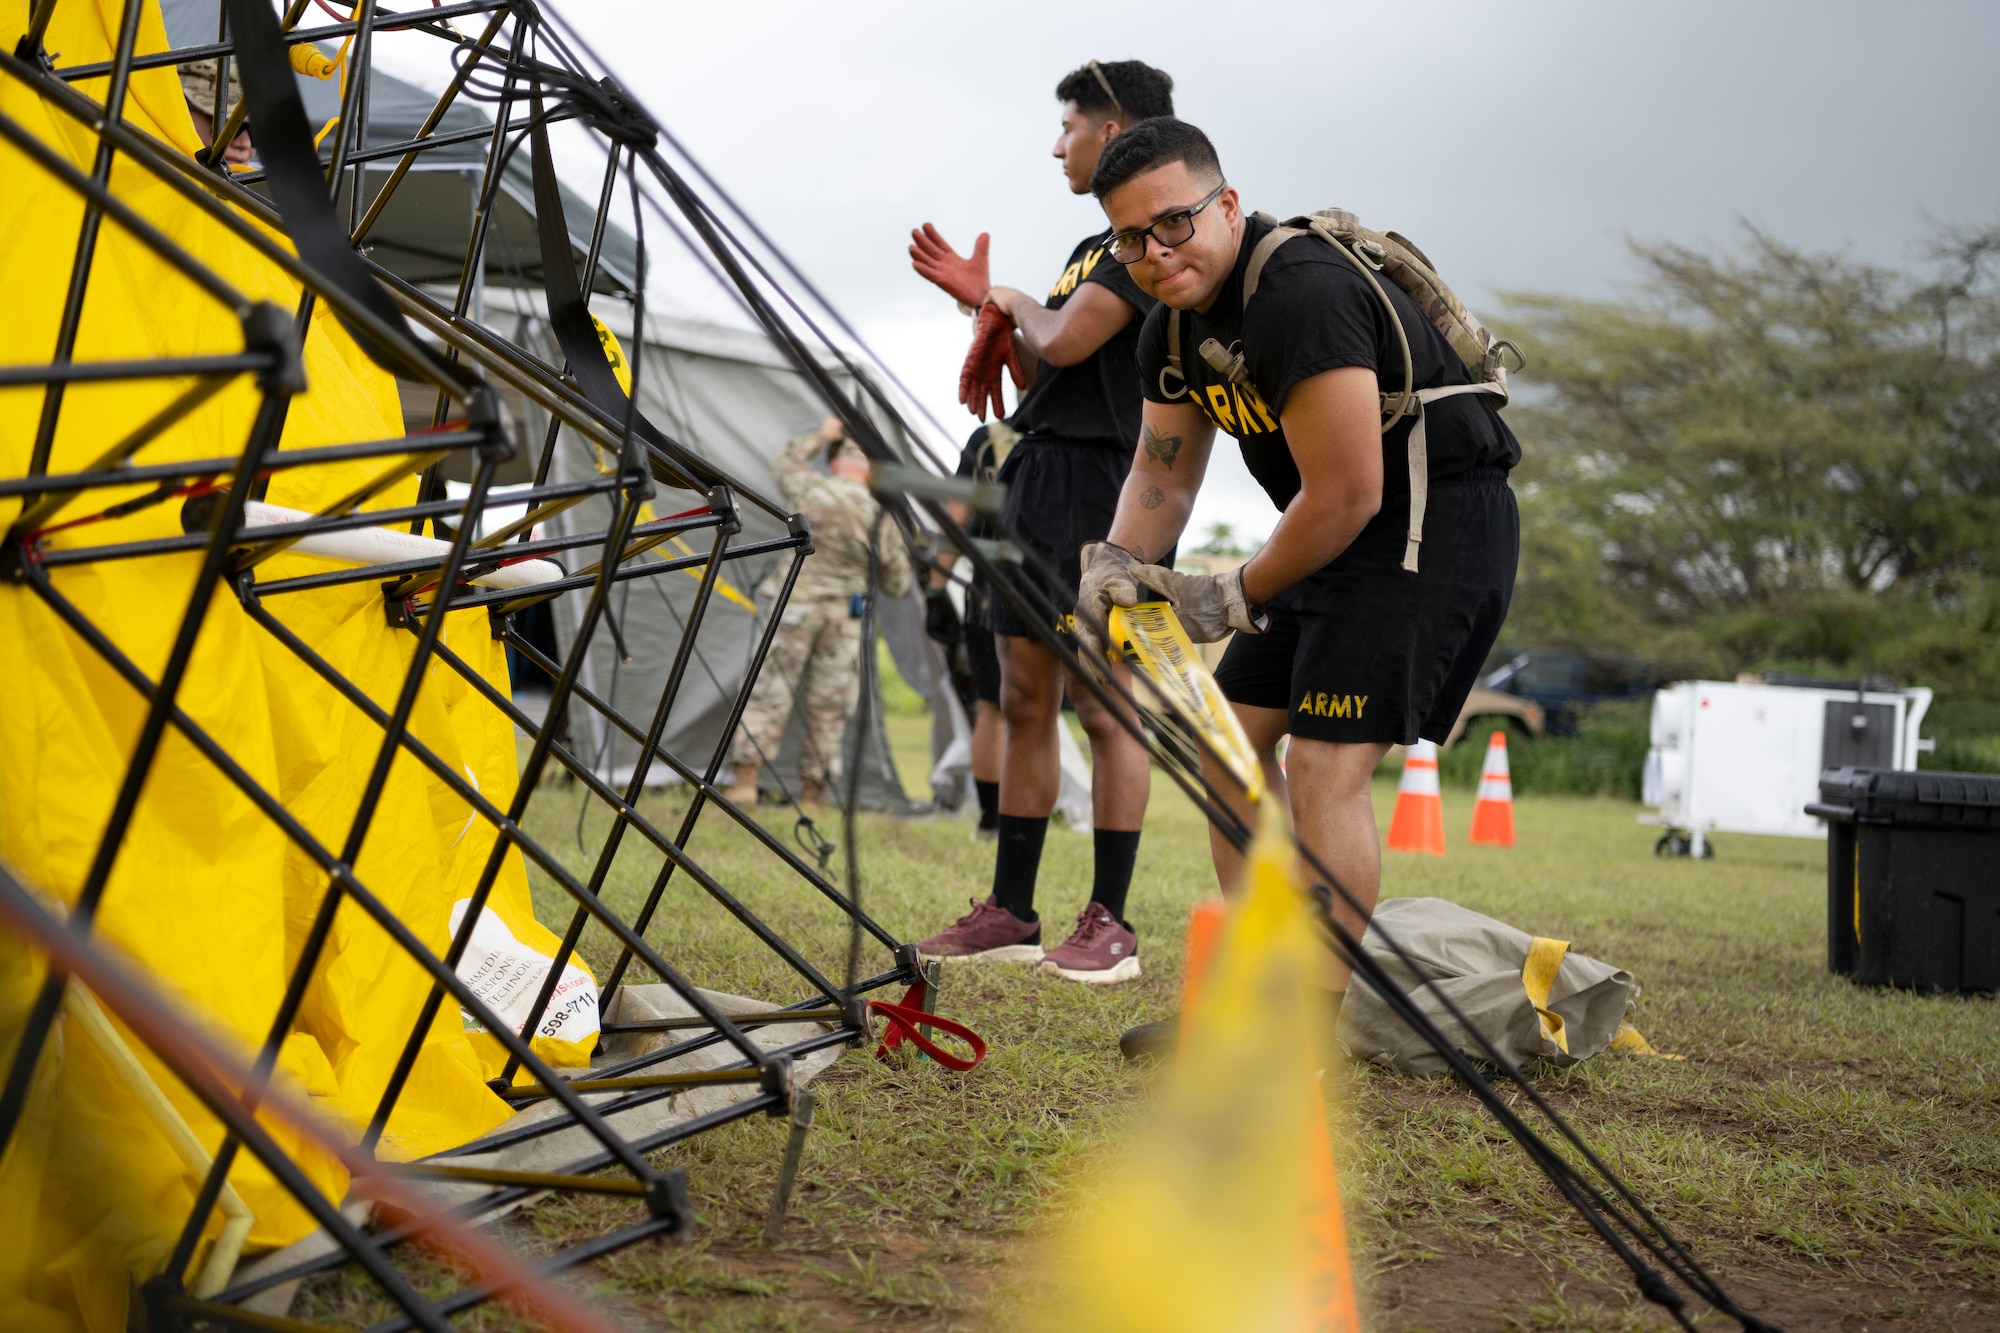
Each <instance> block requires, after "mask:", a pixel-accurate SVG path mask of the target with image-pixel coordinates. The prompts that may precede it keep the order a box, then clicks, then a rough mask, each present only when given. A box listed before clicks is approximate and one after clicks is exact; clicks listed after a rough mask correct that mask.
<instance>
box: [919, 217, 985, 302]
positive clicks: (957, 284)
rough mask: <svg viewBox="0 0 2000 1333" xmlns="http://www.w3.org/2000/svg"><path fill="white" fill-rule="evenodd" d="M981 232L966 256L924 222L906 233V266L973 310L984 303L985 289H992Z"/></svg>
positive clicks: (982, 233) (935, 229)
mask: <svg viewBox="0 0 2000 1333" xmlns="http://www.w3.org/2000/svg"><path fill="white" fill-rule="evenodd" d="M986 241H987V235H986V233H985V232H983V231H982V232H980V233H979V239H978V240H976V241H974V242H973V243H972V257H971V258H970V259H968V258H966V257H965V256H963V255H961V254H959V253H958V251H956V250H954V249H952V248H951V247H950V246H949V245H947V244H946V243H945V239H944V237H942V236H940V235H938V229H937V228H936V227H933V226H932V225H931V224H930V223H928V222H926V223H925V224H924V225H923V226H922V227H920V228H919V229H917V230H916V231H913V232H911V233H910V267H911V268H914V269H915V270H916V271H917V272H918V273H919V274H920V275H922V276H923V277H924V278H925V279H927V280H929V281H930V282H933V283H935V284H937V286H938V287H940V288H942V289H943V290H944V293H945V294H946V295H947V296H953V297H956V298H958V303H959V304H960V305H962V306H964V307H965V308H966V309H967V310H977V309H978V308H979V307H980V306H982V305H984V304H985V303H986V293H987V292H989V291H991V290H993V280H992V279H991V278H989V277H987V276H986Z"/></svg>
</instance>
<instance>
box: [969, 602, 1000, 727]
mask: <svg viewBox="0 0 2000 1333" xmlns="http://www.w3.org/2000/svg"><path fill="white" fill-rule="evenodd" d="M981 621H982V616H981V614H979V613H977V612H975V613H974V614H972V615H969V616H967V617H966V618H965V655H966V657H967V658H969V659H970V660H971V663H972V697H973V698H975V699H984V700H985V701H986V702H987V703H990V704H997V703H999V702H1000V654H999V652H998V651H997V650H995V648H994V647H993V631H992V630H990V629H988V628H986V626H985V625H984V624H982V623H981Z"/></svg>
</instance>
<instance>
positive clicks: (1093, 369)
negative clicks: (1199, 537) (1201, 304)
mask: <svg viewBox="0 0 2000 1333" xmlns="http://www.w3.org/2000/svg"><path fill="white" fill-rule="evenodd" d="M1110 236H1111V232H1110V231H1109V230H1108V229H1107V230H1105V231H1100V232H1098V233H1097V234H1096V235H1094V236H1086V237H1084V238H1083V240H1082V241H1080V242H1079V243H1078V244H1077V247H1076V249H1074V250H1072V251H1071V252H1070V256H1069V263H1068V264H1067V265H1065V266H1064V268H1063V271H1062V276H1061V277H1059V278H1057V279H1056V283H1055V286H1053V287H1051V288H1050V289H1049V295H1048V299H1047V300H1046V301H1044V302H1043V304H1044V305H1046V306H1047V307H1048V308H1049V309H1050V310H1060V309H1062V308H1063V306H1064V305H1065V304H1067V303H1068V301H1069V298H1070V297H1072V296H1074V295H1075V294H1076V291H1077V288H1079V287H1081V286H1083V284H1085V283H1087V282H1094V283H1096V284H1097V285H1098V286H1100V287H1104V288H1106V289H1107V290H1109V291H1110V292H1111V293H1112V294H1113V295H1115V296H1117V297H1118V298H1119V299H1120V300H1122V301H1124V302H1125V304H1127V305H1129V306H1131V307H1132V309H1133V311H1134V312H1136V318H1133V319H1130V320H1128V321H1126V323H1125V326H1124V327H1123V328H1121V329H1119V330H1118V332H1116V333H1114V334H1112V335H1111V337H1110V338H1109V339H1108V340H1107V341H1106V342H1105V344H1104V345H1103V346H1102V347H1100V348H1098V349H1097V350H1096V351H1095V352H1093V353H1092V354H1091V355H1089V356H1087V357H1085V358H1084V359H1083V360H1081V361H1079V362H1077V363H1076V364H1075V365H1073V366H1051V365H1049V364H1047V363H1046V362H1045V363H1043V365H1042V367H1041V369H1040V370H1039V371H1037V372H1036V375H1035V382H1034V383H1033V384H1032V385H1030V386H1029V388H1028V392H1027V393H1026V394H1024V395H1022V398H1021V403H1020V405H1019V406H1018V407H1016V408H1015V409H1014V414H1013V415H1012V416H1010V417H1009V418H1008V420H1009V421H1010V422H1012V423H1013V426H1014V429H1015V430H1018V431H1020V432H1021V434H1022V435H1023V436H1024V437H1028V438H1031V439H1035V440H1045V441H1053V442H1056V443H1060V444H1080V445H1088V446H1094V447H1097V448H1102V449H1113V450H1116V451H1117V452H1119V453H1121V454H1130V453H1131V452H1132V450H1133V447H1134V446H1135V445H1136V444H1137V443H1138V439H1139V395H1138V393H1137V392H1136V389H1137V386H1136V385H1134V384H1133V382H1132V363H1133V360H1134V358H1135V357H1136V356H1137V353H1138V346H1139V328H1140V326H1141V325H1142V324H1143V323H1144V322H1145V316H1146V312H1147V311H1149V310H1151V309H1152V308H1153V306H1154V305H1155V302H1154V300H1153V298H1152V297H1150V296H1148V295H1146V293H1145V292H1144V291H1142V290H1141V289H1140V287H1139V284H1138V283H1136V282H1134V281H1132V275H1131V274H1130V273H1127V272H1126V271H1125V266H1124V265H1123V264H1120V263H1118V262H1117V261H1116V260H1114V259H1112V258H1111V257H1110V256H1109V255H1107V254H1105V253H1104V243H1105V241H1106V240H1107V239H1109V238H1110Z"/></svg>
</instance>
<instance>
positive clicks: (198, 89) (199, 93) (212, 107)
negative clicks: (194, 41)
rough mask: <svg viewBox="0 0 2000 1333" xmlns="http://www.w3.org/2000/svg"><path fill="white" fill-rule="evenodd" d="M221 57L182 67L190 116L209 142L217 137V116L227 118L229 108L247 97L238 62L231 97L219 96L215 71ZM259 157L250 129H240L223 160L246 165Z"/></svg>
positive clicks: (231, 77) (232, 66)
mask: <svg viewBox="0 0 2000 1333" xmlns="http://www.w3.org/2000/svg"><path fill="white" fill-rule="evenodd" d="M221 63H222V62H221V61H220V60H197V61H195V62H193V63H192V64H187V65H182V66H180V67H179V72H180V76H181V92H182V93H183V94H184V95H185V96H186V97H187V102H188V115H189V116H190V117H191V118H192V119H193V121H194V132H195V133H196V134H198V135H200V136H201V138H202V142H204V143H206V142H208V141H209V140H211V139H213V138H214V137H215V128H216V126H215V119H214V118H215V116H216V115H217V114H220V115H222V116H223V117H224V118H225V119H226V118H227V117H228V115H229V109H230V108H231V107H233V106H235V105H236V104H237V103H238V102H240V101H242V100H243V80H242V79H240V78H238V77H237V74H236V65H235V63H234V62H232V63H231V64H230V66H229V96H228V97H227V98H226V99H218V98H217V96H216V88H215V73H216V69H217V67H218V66H220V65H221ZM254 156H256V150H255V149H254V148H253V147H251V144H250V132H249V131H248V130H238V131H237V132H236V137H235V138H234V139H232V140H230V141H229V144H228V145H227V146H226V147H225V148H224V149H223V150H222V158H223V161H225V162H227V163H229V164H230V165H231V166H246V165H248V164H249V162H250V159H251V158H252V157H254Z"/></svg>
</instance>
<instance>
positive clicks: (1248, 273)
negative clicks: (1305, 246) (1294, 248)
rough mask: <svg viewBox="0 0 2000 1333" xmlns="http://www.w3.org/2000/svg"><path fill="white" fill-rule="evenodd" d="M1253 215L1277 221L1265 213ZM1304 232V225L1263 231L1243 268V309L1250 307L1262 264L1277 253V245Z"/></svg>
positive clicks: (1269, 220) (1267, 220)
mask: <svg viewBox="0 0 2000 1333" xmlns="http://www.w3.org/2000/svg"><path fill="white" fill-rule="evenodd" d="M1254 216H1256V217H1259V218H1262V219H1263V220H1264V221H1266V222H1276V221H1277V219H1276V218H1273V217H1271V216H1270V215H1269V214H1267V213H1258V214H1255V215H1254ZM1305 234H1306V229H1305V228H1304V227H1273V228H1271V230H1270V231H1268V232H1266V233H1264V239H1263V240H1261V241H1259V242H1257V248H1256V249H1254V250H1252V251H1251V252H1250V263H1249V264H1248V265H1247V266H1246V267H1245V268H1244V270H1243V308H1244V309H1245V310H1248V309H1249V308H1250V298H1251V297H1253V296H1255V295H1256V294H1257V284H1258V283H1259V282H1261V281H1262V280H1263V277H1264V265H1266V264H1268V263H1270V262H1271V256H1272V255H1274V254H1276V253H1277V250H1278V247H1279V246H1281V245H1283V244H1284V243H1285V242H1286V241H1289V240H1291V239H1292V238H1293V237H1294V236H1304V235H1305Z"/></svg>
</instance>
